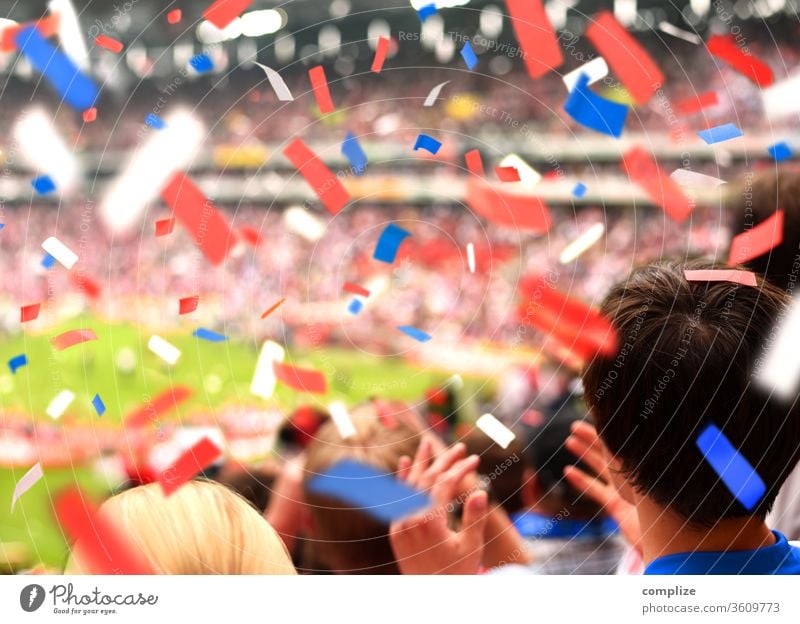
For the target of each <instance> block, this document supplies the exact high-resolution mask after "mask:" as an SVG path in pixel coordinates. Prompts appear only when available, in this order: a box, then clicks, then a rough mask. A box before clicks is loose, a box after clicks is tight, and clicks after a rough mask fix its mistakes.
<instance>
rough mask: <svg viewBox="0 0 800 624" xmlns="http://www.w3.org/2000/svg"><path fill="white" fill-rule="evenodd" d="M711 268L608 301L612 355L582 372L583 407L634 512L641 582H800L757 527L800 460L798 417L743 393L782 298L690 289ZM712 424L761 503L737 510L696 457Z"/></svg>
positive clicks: (670, 273)
mask: <svg viewBox="0 0 800 624" xmlns="http://www.w3.org/2000/svg"><path fill="white" fill-rule="evenodd" d="M710 268H713V267H711V266H710V265H707V264H703V263H692V264H691V265H687V266H681V265H678V264H674V263H665V264H657V265H651V266H648V267H644V268H641V269H637V270H635V271H634V272H633V274H632V275H631V276H630V277H629V278H628V279H627V280H625V281H624V282H622V283H620V284H619V285H617V286H616V287H615V288H613V289H612V290H611V292H610V293H609V294H608V295H607V297H606V299H605V301H604V303H603V305H602V307H601V312H602V313H603V314H604V315H605V316H606V317H607V318H608V319H609V320H610V321H611V323H612V324H613V326H614V328H615V329H616V331H617V333H618V336H619V344H620V347H619V352H618V353H617V354H615V355H614V356H612V357H605V358H601V357H598V358H595V359H594V360H593V361H591V362H590V363H589V364H588V365H587V367H586V369H585V370H584V374H583V383H584V388H585V391H586V395H585V396H586V399H587V402H588V403H589V405H590V407H591V410H592V415H593V417H594V418H595V421H596V425H597V431H598V433H599V435H600V437H601V439H602V441H603V442H604V443H605V446H606V447H607V449H608V452H609V455H610V457H609V458H608V460H609V465H610V468H611V470H610V475H611V478H612V479H613V480H615V481H617V483H616V485H617V487H618V489H619V490H620V491H621V492H622V494H623V496H624V498H625V499H626V500H627V501H628V502H629V503H630V504H632V505H633V506H634V508H635V511H636V516H637V518H638V522H639V529H640V535H641V537H640V540H639V547H640V549H641V552H642V557H643V559H644V562H645V565H646V568H645V573H646V574H800V548H797V547H794V546H792V545H790V544H789V543H788V541H787V539H786V538H785V537H784V536H783V535H782V534H781V533H779V532H777V531H771V530H770V529H769V528H768V526H767V524H766V522H765V517H766V515H767V513H768V512H769V510H770V508H771V506H772V504H773V502H774V501H775V497H776V496H777V494H778V490H779V489H780V487H781V485H782V484H783V482H784V481H785V480H786V478H787V476H788V475H789V473H790V472H791V471H792V469H793V468H794V466H795V465H796V464H797V461H798V457H800V446H798V444H797V440H798V439H800V409H798V407H796V405H795V404H786V403H784V402H781V401H776V400H771V399H769V398H768V397H767V396H766V395H765V394H764V393H762V392H760V391H759V390H758V389H757V388H755V387H754V385H753V384H752V383H751V380H750V377H751V374H752V371H753V367H754V363H755V361H756V359H757V358H758V356H759V354H760V353H761V351H762V348H763V346H764V345H765V344H766V342H767V339H768V336H769V332H770V330H771V328H772V327H773V325H774V324H775V322H776V320H777V319H778V317H779V315H780V314H781V312H782V310H784V308H785V306H786V304H787V302H788V297H787V295H786V294H785V293H783V292H782V291H781V290H780V289H778V288H776V287H775V286H772V285H770V284H769V283H767V282H765V281H763V280H761V279H759V280H758V284H757V287H748V286H741V285H738V284H734V283H730V282H725V281H721V282H704V281H703V282H689V281H687V280H686V278H685V277H684V269H710ZM708 425H714V426H716V427H718V428H719V430H720V431H721V432H722V433H723V434H724V436H725V437H726V438H727V439H728V440H729V441H730V442H731V444H732V445H733V446H734V447H735V449H737V451H738V453H739V454H740V455H741V457H743V458H744V459H745V460H746V461H747V462H748V463H749V464H750V465H751V466H752V467H753V469H754V470H755V472H756V473H757V474H758V475H759V477H760V478H761V480H762V481H763V483H764V485H765V493H764V494H763V496H761V497H760V499H759V500H758V501H754V502H753V503H752V504H750V503H746V502H741V501H739V500H738V499H737V497H736V496H735V495H734V494H733V493H732V491H731V489H729V485H726V483H725V482H724V481H723V479H722V478H720V476H719V475H717V473H716V472H715V471H714V470H713V469H712V467H711V465H710V464H709V462H708V461H707V459H706V458H705V457H704V455H703V453H702V452H701V451H700V449H699V447H698V444H697V439H698V435H699V434H700V433H701V432H702V431H703V430H704V429H705V428H706V427H707V426H708ZM730 486H731V487H732V488H733V489H736V488H737V487H738V486H737V485H736V483H732V484H730Z"/></svg>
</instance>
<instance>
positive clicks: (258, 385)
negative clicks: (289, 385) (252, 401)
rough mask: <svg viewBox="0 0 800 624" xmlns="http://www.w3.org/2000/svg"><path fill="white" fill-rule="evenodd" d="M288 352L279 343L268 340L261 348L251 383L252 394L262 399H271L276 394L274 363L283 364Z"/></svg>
mask: <svg viewBox="0 0 800 624" xmlns="http://www.w3.org/2000/svg"><path fill="white" fill-rule="evenodd" d="M284 357H286V352H285V351H284V350H283V347H281V346H280V345H279V344H278V343H277V342H273V341H272V340H267V341H266V342H265V343H264V345H263V346H262V347H261V353H259V355H258V362H257V363H256V370H255V372H254V373H253V381H252V382H251V383H250V392H252V393H253V394H255V395H256V396H258V397H261V398H262V399H269V398H271V397H272V393H273V392H275V383H276V381H277V379H276V378H275V369H274V367H273V366H272V364H273V362H283V358H284Z"/></svg>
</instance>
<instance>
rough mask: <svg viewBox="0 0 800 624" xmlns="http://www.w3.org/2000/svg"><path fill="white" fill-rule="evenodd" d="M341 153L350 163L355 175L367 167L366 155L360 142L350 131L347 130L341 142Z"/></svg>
mask: <svg viewBox="0 0 800 624" xmlns="http://www.w3.org/2000/svg"><path fill="white" fill-rule="evenodd" d="M342 154H343V155H344V157H345V158H347V160H349V161H350V165H351V166H352V167H353V172H354V173H355V174H356V175H361V174H362V173H364V170H365V169H366V168H367V155H366V154H365V153H364V150H363V149H361V144H360V143H359V142H358V139H357V138H356V137H355V135H354V134H353V133H352V132H348V133H347V136H346V137H345V138H344V142H343V143H342Z"/></svg>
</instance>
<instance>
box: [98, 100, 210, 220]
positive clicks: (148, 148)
mask: <svg viewBox="0 0 800 624" xmlns="http://www.w3.org/2000/svg"><path fill="white" fill-rule="evenodd" d="M164 124H165V126H164V128H163V129H162V130H154V129H153V128H148V130H149V131H148V132H147V133H146V134H145V135H144V141H142V142H141V144H139V145H137V147H136V149H134V150H133V151H132V153H131V157H130V160H129V161H128V162H127V163H126V164H125V165H124V166H123V167H122V168H121V170H120V172H119V174H118V175H117V177H116V178H114V180H113V181H112V182H111V183H110V184H109V185H108V187H107V188H106V190H105V192H104V195H103V198H102V200H101V202H100V217H101V218H102V220H103V223H105V225H106V226H107V227H108V228H109V229H110V230H111V231H112V232H116V233H123V232H128V231H130V230H132V229H134V228H135V227H136V226H137V225H139V224H140V222H141V219H142V217H143V216H144V213H145V211H146V209H147V207H148V206H149V205H150V204H151V203H152V202H154V201H156V199H157V198H158V196H159V194H160V193H161V190H162V189H163V188H164V187H165V186H166V185H167V182H169V180H170V178H171V177H172V176H173V175H174V174H175V173H177V172H178V171H183V170H185V169H187V168H188V167H189V166H190V165H191V164H192V163H194V162H195V160H196V159H197V154H198V153H199V150H200V146H201V145H202V143H203V140H204V139H205V138H206V136H207V133H206V130H205V126H204V125H203V122H202V121H200V119H199V118H197V117H196V116H195V115H194V113H192V112H190V111H187V110H180V109H179V110H176V111H174V112H171V113H169V114H167V115H166V116H165V117H164ZM143 125H144V124H143ZM145 128H147V126H145Z"/></svg>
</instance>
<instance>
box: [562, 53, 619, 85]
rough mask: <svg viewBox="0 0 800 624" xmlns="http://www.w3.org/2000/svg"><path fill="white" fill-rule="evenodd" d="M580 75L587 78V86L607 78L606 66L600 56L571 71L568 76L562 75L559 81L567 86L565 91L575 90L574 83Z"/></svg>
mask: <svg viewBox="0 0 800 624" xmlns="http://www.w3.org/2000/svg"><path fill="white" fill-rule="evenodd" d="M581 74H587V75H588V76H589V84H592V83H595V82H597V81H598V80H601V79H603V78H605V77H606V76H608V64H607V63H606V60H605V59H604V58H603V57H602V56H598V57H597V58H595V59H592V60H591V61H589V62H588V63H584V64H583V65H581V66H580V67H579V68H578V69H573V70H572V71H571V72H569V73H568V74H564V75H563V76H562V78H561V80H563V81H564V84H565V85H567V91H572V89H573V88H575V83H576V82H578V78H580V77H581Z"/></svg>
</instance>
